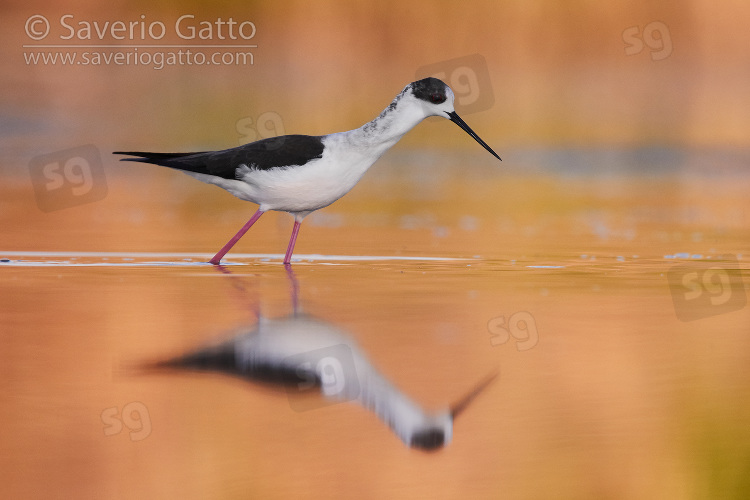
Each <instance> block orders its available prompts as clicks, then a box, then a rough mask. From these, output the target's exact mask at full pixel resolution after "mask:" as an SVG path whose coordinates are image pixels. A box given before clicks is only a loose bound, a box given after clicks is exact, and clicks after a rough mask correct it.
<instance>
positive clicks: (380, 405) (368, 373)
mask: <svg viewBox="0 0 750 500" xmlns="http://www.w3.org/2000/svg"><path fill="white" fill-rule="evenodd" d="M358 368H359V370H358V377H359V378H360V380H359V386H360V393H359V397H358V400H359V403H360V404H361V405H362V406H364V407H365V408H368V409H369V410H371V411H373V412H374V413H375V414H376V415H377V416H378V417H379V418H380V419H381V420H382V421H383V422H385V423H386V424H387V425H388V426H389V427H390V428H391V429H392V430H393V431H394V432H395V433H396V434H397V435H398V437H399V438H400V439H401V440H402V441H403V442H404V444H406V445H407V446H409V445H410V444H411V439H412V437H413V436H414V434H415V433H416V432H419V431H421V430H424V429H425V428H426V427H427V426H428V425H429V424H430V423H433V424H435V425H438V424H437V422H438V421H439V420H442V419H440V418H439V417H436V416H432V415H429V414H428V413H426V412H425V411H424V410H423V409H422V408H421V407H420V406H419V405H418V404H417V403H415V402H414V401H413V400H412V399H411V398H409V397H408V396H407V395H406V394H404V393H403V392H401V391H399V390H398V389H397V388H396V387H394V386H393V385H392V384H391V383H390V382H389V381H388V380H386V379H385V377H383V376H382V375H381V374H380V373H378V372H377V371H376V370H375V369H374V368H372V367H371V366H369V364H368V365H367V368H366V369H365V370H363V369H362V368H363V366H362V365H360V366H359V367H358ZM440 424H442V425H443V426H444V429H443V430H444V431H445V432H446V434H447V435H448V436H450V434H451V429H450V423H449V422H448V421H445V422H443V421H440ZM448 439H450V438H448Z"/></svg>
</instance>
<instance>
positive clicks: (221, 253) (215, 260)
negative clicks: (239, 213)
mask: <svg viewBox="0 0 750 500" xmlns="http://www.w3.org/2000/svg"><path fill="white" fill-rule="evenodd" d="M261 215H263V211H262V210H258V211H257V212H255V213H254V214H253V216H252V217H250V220H249V221H247V223H245V225H244V226H242V229H240V230H239V232H238V233H237V234H235V235H234V237H233V238H232V239H231V240H229V241H228V242H227V244H226V245H224V246H223V247H222V249H221V250H219V253H217V254H216V255H214V256H213V258H212V259H211V260H209V262H210V263H211V264H213V265H215V266H216V265H218V264H219V263H220V262H221V258H222V257H224V256H225V255H226V253H227V252H228V251H229V250H231V248H232V247H233V246H234V245H235V243H237V242H238V241H240V238H242V237H243V236H244V235H245V233H246V232H247V230H248V229H250V228H251V227H252V225H253V224H255V221H257V220H258V219H260V216H261Z"/></svg>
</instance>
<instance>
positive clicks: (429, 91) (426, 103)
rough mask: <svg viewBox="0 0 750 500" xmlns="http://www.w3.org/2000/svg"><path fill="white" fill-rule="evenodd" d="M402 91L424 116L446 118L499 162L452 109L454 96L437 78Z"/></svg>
mask: <svg viewBox="0 0 750 500" xmlns="http://www.w3.org/2000/svg"><path fill="white" fill-rule="evenodd" d="M404 91H405V92H406V93H407V94H411V96H413V97H414V98H415V99H416V100H417V102H418V103H419V105H420V107H421V108H422V109H423V111H424V116H425V118H427V117H428V116H441V117H443V118H447V119H449V120H450V121H452V122H453V123H455V124H456V125H458V126H459V127H461V129H462V130H463V131H464V132H466V133H467V134H469V135H470V136H471V137H473V138H474V140H475V141H477V142H478V143H479V144H481V145H482V147H483V148H484V149H486V150H487V151H489V152H490V153H492V155H493V156H494V157H495V158H497V159H498V160H500V157H499V156H498V155H497V153H495V152H494V151H493V150H492V148H491V147H489V146H488V145H487V143H485V142H484V141H483V140H482V139H480V138H479V136H478V135H477V134H476V133H475V132H474V131H473V130H471V128H470V127H469V126H468V125H467V124H466V122H464V121H463V120H462V119H461V117H459V116H458V114H457V113H456V109H455V107H454V104H453V103H454V99H455V95H454V94H453V91H452V90H451V88H450V87H449V86H448V85H446V84H445V83H443V82H442V81H441V80H438V79H437V78H431V77H430V78H424V79H422V80H417V81H416V82H412V83H410V84H409V85H407V86H406V88H405V89H404Z"/></svg>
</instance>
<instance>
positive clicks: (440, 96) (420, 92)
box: [411, 77, 447, 104]
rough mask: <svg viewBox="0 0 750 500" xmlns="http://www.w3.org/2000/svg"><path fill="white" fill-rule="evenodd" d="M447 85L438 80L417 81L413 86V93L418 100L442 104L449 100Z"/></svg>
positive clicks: (425, 79)
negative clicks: (446, 90)
mask: <svg viewBox="0 0 750 500" xmlns="http://www.w3.org/2000/svg"><path fill="white" fill-rule="evenodd" d="M446 87H447V85H446V84H444V83H443V82H442V81H440V80H438V79H437V78H432V77H430V78H424V79H422V80H417V81H416V82H414V83H412V84H411V88H412V92H413V93H414V96H415V97H416V98H417V99H422V100H423V101H427V102H431V103H433V104H441V103H443V102H445V100H446V99H447V96H446V92H445V89H446Z"/></svg>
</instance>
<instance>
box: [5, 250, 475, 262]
mask: <svg viewBox="0 0 750 500" xmlns="http://www.w3.org/2000/svg"><path fill="white" fill-rule="evenodd" d="M10 257H22V258H23V257H37V258H50V257H63V258H73V259H76V258H100V259H110V258H114V259H191V258H194V259H205V262H149V263H145V262H137V263H135V262H118V263H107V262H98V263H83V262H82V263H72V262H66V263H65V264H66V265H82V266H91V265H100V266H102V265H105V266H106V265H144V264H150V265H154V264H158V265H161V264H170V265H174V264H181V265H185V264H190V265H193V264H203V263H205V264H208V259H210V258H211V257H213V254H209V253H188V252H177V253H168V252H38V251H17V252H16V251H4V250H0V259H3V258H5V259H7V258H10ZM283 258H284V255H283V254H276V253H235V254H232V256H231V259H228V260H227V262H226V264H231V263H232V260H236V259H256V260H257V259H283ZM294 260H295V261H348V262H367V261H389V260H405V261H431V262H445V261H465V260H471V259H458V258H453V257H415V256H399V255H392V256H391V255H321V254H308V255H296V256H295V258H294ZM4 264H6V265H7V264H11V265H12V264H18V265H56V264H60V263H59V262H54V263H53V262H6V263H4Z"/></svg>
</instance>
